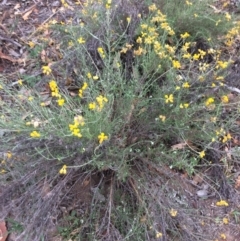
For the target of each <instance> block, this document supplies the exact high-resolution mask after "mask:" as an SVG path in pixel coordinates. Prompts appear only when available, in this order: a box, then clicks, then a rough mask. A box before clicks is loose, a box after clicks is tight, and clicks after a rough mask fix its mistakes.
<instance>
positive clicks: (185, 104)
mask: <svg viewBox="0 0 240 241" xmlns="http://www.w3.org/2000/svg"><path fill="white" fill-rule="evenodd" d="M188 107H189V104H188V103H184V104H180V108H181V109H183V108H185V109H187V108H188Z"/></svg>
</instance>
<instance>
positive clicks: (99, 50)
mask: <svg viewBox="0 0 240 241" xmlns="http://www.w3.org/2000/svg"><path fill="white" fill-rule="evenodd" d="M97 50H98V53H99V54H100V56H101V57H102V58H103V59H104V58H105V57H106V56H105V53H104V50H103V48H102V47H98V48H97Z"/></svg>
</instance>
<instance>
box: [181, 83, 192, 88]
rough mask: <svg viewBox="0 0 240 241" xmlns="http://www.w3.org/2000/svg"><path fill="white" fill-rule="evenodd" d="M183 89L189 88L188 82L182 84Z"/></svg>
mask: <svg viewBox="0 0 240 241" xmlns="http://www.w3.org/2000/svg"><path fill="white" fill-rule="evenodd" d="M182 87H183V88H190V85H189V83H188V82H185V83H183V85H182Z"/></svg>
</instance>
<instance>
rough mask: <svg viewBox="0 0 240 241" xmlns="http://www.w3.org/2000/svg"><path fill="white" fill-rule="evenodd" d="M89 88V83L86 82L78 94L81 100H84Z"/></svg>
mask: <svg viewBox="0 0 240 241" xmlns="http://www.w3.org/2000/svg"><path fill="white" fill-rule="evenodd" d="M87 87H88V84H87V82H84V83H83V86H82V88H81V89H79V93H78V95H79V97H80V98H83V92H84V90H86V89H87Z"/></svg>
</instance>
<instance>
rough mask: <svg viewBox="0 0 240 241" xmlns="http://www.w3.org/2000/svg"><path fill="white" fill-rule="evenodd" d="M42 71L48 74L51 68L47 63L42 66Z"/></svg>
mask: <svg viewBox="0 0 240 241" xmlns="http://www.w3.org/2000/svg"><path fill="white" fill-rule="evenodd" d="M42 72H43V73H44V74H46V75H49V74H50V73H51V72H52V70H51V68H50V67H49V66H48V65H46V66H43V67H42Z"/></svg>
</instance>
